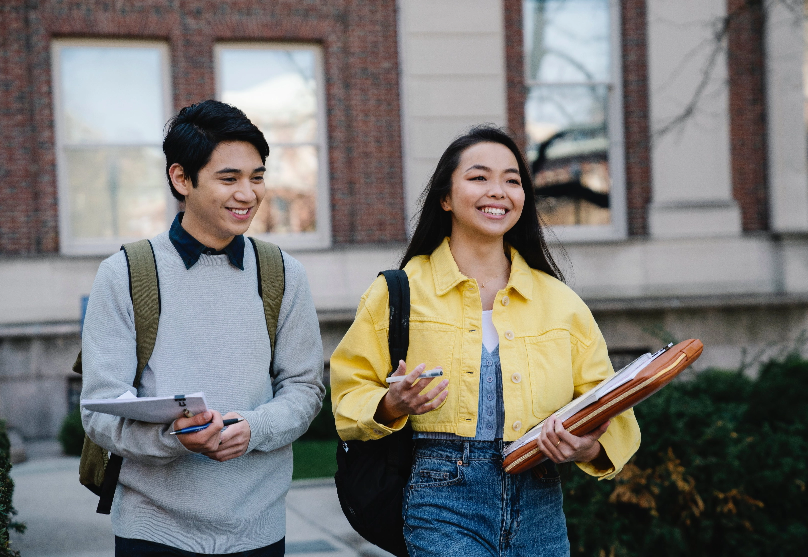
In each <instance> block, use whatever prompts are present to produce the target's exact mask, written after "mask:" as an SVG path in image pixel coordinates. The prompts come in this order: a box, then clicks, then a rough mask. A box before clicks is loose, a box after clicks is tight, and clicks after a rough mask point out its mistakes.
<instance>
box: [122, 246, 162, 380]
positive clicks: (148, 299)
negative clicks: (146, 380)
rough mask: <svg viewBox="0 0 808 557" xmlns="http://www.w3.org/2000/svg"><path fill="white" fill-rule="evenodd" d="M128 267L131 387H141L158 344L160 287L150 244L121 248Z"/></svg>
mask: <svg viewBox="0 0 808 557" xmlns="http://www.w3.org/2000/svg"><path fill="white" fill-rule="evenodd" d="M121 249H122V250H123V251H124V253H125V254H126V262H127V264H128V265H129V294H130V295H131V296H132V307H133V309H134V312H135V338H136V343H137V371H136V372H135V380H134V382H133V383H132V385H134V386H135V387H138V385H140V378H141V376H142V375H143V369H144V368H145V367H146V364H148V363H149V358H151V355H152V351H153V350H154V343H155V341H156V340H157V325H158V323H159V322H160V284H159V282H160V281H159V277H158V275H157V263H156V261H155V259H154V249H153V248H152V245H151V242H150V241H149V240H140V241H138V242H133V243H131V244H124V245H123V246H121Z"/></svg>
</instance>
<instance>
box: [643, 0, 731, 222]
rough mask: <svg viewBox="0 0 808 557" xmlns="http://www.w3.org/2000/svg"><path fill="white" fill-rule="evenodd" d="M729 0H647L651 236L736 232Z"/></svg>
mask: <svg viewBox="0 0 808 557" xmlns="http://www.w3.org/2000/svg"><path fill="white" fill-rule="evenodd" d="M725 17H726V0H682V1H676V2H674V1H667V0H649V2H648V68H649V97H650V112H651V138H652V149H651V166H652V188H653V191H652V195H651V205H650V207H649V215H648V216H649V232H650V235H651V236H652V237H657V238H677V237H705V236H734V235H739V234H740V232H741V217H740V211H739V208H738V206H737V204H736V202H735V200H734V199H733V197H732V181H731V174H730V136H729V98H728V90H727V82H728V77H727V58H726V54H725V50H724V48H725V45H726V42H725V41H726V37H721V36H720V29H721V25H722V24H723V23H724V18H725Z"/></svg>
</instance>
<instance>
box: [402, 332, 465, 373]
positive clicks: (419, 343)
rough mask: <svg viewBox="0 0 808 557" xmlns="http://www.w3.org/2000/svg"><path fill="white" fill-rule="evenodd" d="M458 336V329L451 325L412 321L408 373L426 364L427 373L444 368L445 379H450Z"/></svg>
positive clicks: (408, 350)
mask: <svg viewBox="0 0 808 557" xmlns="http://www.w3.org/2000/svg"><path fill="white" fill-rule="evenodd" d="M456 336H457V329H456V328H455V327H451V326H449V325H444V324H442V323H430V322H423V321H421V322H419V321H416V322H413V321H410V344H409V347H408V349H407V371H408V372H409V371H412V370H413V369H414V368H415V366H417V365H419V364H426V370H427V371H428V370H430V369H432V368H436V367H440V368H443V379H450V378H451V376H452V367H453V366H452V364H453V360H454V344H455V337H456ZM422 381H423V380H422Z"/></svg>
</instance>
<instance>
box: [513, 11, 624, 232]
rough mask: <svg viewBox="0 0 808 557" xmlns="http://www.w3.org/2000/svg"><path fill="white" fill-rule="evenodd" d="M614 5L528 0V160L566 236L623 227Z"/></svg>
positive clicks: (540, 197)
mask: <svg viewBox="0 0 808 557" xmlns="http://www.w3.org/2000/svg"><path fill="white" fill-rule="evenodd" d="M617 4H618V3H617V2H616V1H613V2H610V0H526V1H525V3H524V12H523V13H524V15H523V22H524V37H525V41H524V44H525V71H526V85H527V87H528V93H527V101H526V105H525V120H526V130H527V137H528V142H529V145H528V151H527V154H528V162H529V163H530V164H531V167H532V169H533V173H534V176H535V191H536V196H537V204H538V208H539V212H540V213H541V215H542V217H543V218H544V220H545V221H546V222H547V223H548V224H550V225H552V226H553V227H554V228H555V229H556V230H557V231H559V232H560V233H561V235H562V236H564V237H565V239H575V238H582V239H594V238H598V237H600V238H609V237H612V238H613V237H615V236H619V235H622V234H625V232H623V231H624V229H625V223H624V221H625V218H624V216H623V214H624V211H625V202H624V201H623V200H622V199H619V197H621V196H620V195H619V194H621V193H622V192H623V190H624V187H623V181H624V178H623V175H622V156H623V155H622V152H621V151H620V149H619V146H620V144H621V143H622V116H621V104H620V103H621V98H620V97H621V91H620V89H619V86H618V85H619V79H616V78H615V76H616V75H619V71H618V70H619V55H618V56H615V55H614V53H615V51H617V52H619V48H614V44H615V41H614V37H613V34H614V33H613V30H614V29H619V26H618V25H616V19H617ZM604 232H605V233H606V234H603V233H604Z"/></svg>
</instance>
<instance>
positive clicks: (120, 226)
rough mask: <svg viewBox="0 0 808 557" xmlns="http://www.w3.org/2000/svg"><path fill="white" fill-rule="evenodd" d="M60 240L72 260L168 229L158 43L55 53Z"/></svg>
mask: <svg viewBox="0 0 808 557" xmlns="http://www.w3.org/2000/svg"><path fill="white" fill-rule="evenodd" d="M52 53H53V76H54V79H53V84H54V107H55V117H56V148H57V174H58V183H59V213H60V222H59V224H60V236H61V246H62V251H63V252H64V253H68V254H104V253H110V252H113V251H115V250H117V249H118V248H120V245H121V243H123V242H126V241H131V240H135V239H140V238H149V237H151V236H154V235H156V234H159V233H160V232H162V231H164V230H165V229H166V228H167V226H168V223H169V222H170V220H169V219H170V218H171V216H172V215H173V213H174V212H175V211H176V203H174V202H173V200H172V199H173V198H171V193H170V191H169V188H168V185H167V182H166V178H165V158H164V156H163V151H162V142H163V137H162V132H163V126H164V125H165V122H166V120H167V119H168V112H169V109H168V107H169V100H168V99H169V93H168V69H167V68H168V66H167V58H168V55H167V49H166V47H165V46H164V45H162V44H159V43H153V42H136V41H90V40H83V41H80V40H76V41H72V40H60V41H55V42H54V45H53V51H52Z"/></svg>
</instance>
